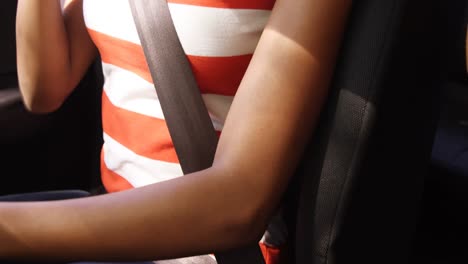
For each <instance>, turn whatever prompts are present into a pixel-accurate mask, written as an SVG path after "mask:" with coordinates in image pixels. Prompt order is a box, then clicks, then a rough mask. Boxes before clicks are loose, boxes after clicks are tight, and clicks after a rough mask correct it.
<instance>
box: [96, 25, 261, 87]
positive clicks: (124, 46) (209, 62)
mask: <svg viewBox="0 0 468 264" xmlns="http://www.w3.org/2000/svg"><path fill="white" fill-rule="evenodd" d="M89 33H90V36H91V38H92V39H93V40H94V41H95V42H96V43H99V44H98V45H97V46H98V48H99V52H100V55H101V59H102V61H103V62H104V63H107V64H112V65H115V66H118V67H120V68H122V69H125V70H128V71H131V72H133V73H135V74H136V75H138V76H140V77H141V78H143V79H144V80H146V81H147V82H150V83H153V79H152V78H151V73H150V71H149V68H148V64H147V63H146V59H145V55H144V53H143V49H142V48H141V46H139V45H137V44H134V43H131V42H128V41H124V40H120V39H116V38H114V37H111V36H107V35H105V34H102V33H99V32H97V31H94V30H89ZM187 58H188V60H189V62H190V65H191V66H192V70H193V73H194V75H195V79H196V80H197V83H198V85H199V87H200V91H201V92H202V93H216V94H222V95H228V96H234V95H235V94H236V92H237V88H238V87H239V84H240V82H241V80H242V77H243V76H244V74H245V71H246V70H247V67H248V65H249V63H250V60H251V58H252V55H239V56H233V57H198V56H187Z"/></svg>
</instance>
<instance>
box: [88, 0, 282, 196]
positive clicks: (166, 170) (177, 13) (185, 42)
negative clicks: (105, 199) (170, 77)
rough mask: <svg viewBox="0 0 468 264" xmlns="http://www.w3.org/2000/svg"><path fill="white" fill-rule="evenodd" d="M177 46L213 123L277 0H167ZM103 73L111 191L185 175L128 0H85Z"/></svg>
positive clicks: (106, 173)
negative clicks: (182, 50) (178, 41)
mask: <svg viewBox="0 0 468 264" xmlns="http://www.w3.org/2000/svg"><path fill="white" fill-rule="evenodd" d="M168 2H169V7H170V11H171V15H172V18H173V20H174V24H175V27H176V30H177V33H178V35H179V38H180V41H181V43H182V46H183V48H184V50H185V52H186V54H187V57H188V59H189V61H190V64H191V66H192V69H193V72H194V74H195V78H196V80H197V82H198V85H199V87H200V90H201V92H202V94H203V98H204V100H205V104H206V105H207V108H208V111H209V112H210V116H211V117H212V120H213V124H214V125H215V128H216V129H217V130H218V131H221V130H222V127H223V124H224V120H225V118H226V115H227V111H228V109H229V107H230V105H231V102H232V99H233V96H234V95H235V93H236V90H237V87H238V85H239V84H240V81H241V79H242V77H243V75H244V73H245V71H246V69H247V66H248V64H249V62H250V59H251V57H252V53H253V51H254V49H255V47H256V45H257V43H258V40H259V38H260V35H261V33H262V31H263V29H264V27H265V25H266V22H267V19H268V17H269V15H270V13H271V9H272V7H273V4H274V0H170V1H168ZM83 11H84V17H85V22H86V26H87V28H88V32H89V34H90V36H91V38H92V39H93V41H94V42H95V44H96V46H97V48H98V49H99V52H100V55H101V59H102V63H103V72H104V79H105V83H104V89H103V94H102V120H103V130H104V141H105V142H104V145H103V149H102V160H101V172H102V180H103V183H104V185H105V186H106V188H107V190H108V191H119V190H123V189H127V188H131V187H140V186H144V185H147V184H151V183H155V182H159V181H164V180H168V179H172V178H175V177H178V176H181V175H182V171H181V169H180V166H179V164H178V159H177V156H176V154H175V150H174V147H173V145H172V141H171V139H170V136H169V133H168V130H167V127H166V123H165V122H164V116H163V114H162V111H161V106H160V104H159V101H158V97H157V95H156V92H155V89H154V87H153V84H152V79H151V76H150V73H149V70H148V67H147V65H146V60H145V57H144V54H143V50H142V48H141V46H140V40H139V38H138V34H137V31H136V28H135V24H134V22H133V18H132V14H131V11H130V7H129V4H128V0H84V4H83Z"/></svg>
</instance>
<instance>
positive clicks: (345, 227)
mask: <svg viewBox="0 0 468 264" xmlns="http://www.w3.org/2000/svg"><path fill="white" fill-rule="evenodd" d="M441 2H443V1H432V0H429V1H426V0H385V1H375V0H356V1H354V2H353V9H352V13H351V17H350V19H349V24H348V28H347V30H346V34H345V39H344V43H343V46H342V50H341V53H340V58H339V61H338V64H337V68H336V71H335V76H334V79H333V85H332V88H331V93H330V96H329V100H328V102H327V105H326V108H325V111H324V113H323V114H322V117H321V118H322V119H321V121H320V123H319V127H318V131H316V133H315V136H314V138H313V140H312V142H311V144H310V147H309V148H308V150H307V152H306V154H305V158H304V160H303V163H302V165H301V166H300V168H299V173H298V177H297V178H295V179H294V180H293V182H292V183H291V188H290V193H289V194H288V196H287V199H290V200H289V203H288V204H289V205H291V204H294V205H297V206H291V207H290V208H289V209H288V210H289V211H288V213H287V215H288V216H292V217H291V219H289V221H290V222H289V224H290V227H291V228H290V231H291V233H292V234H293V238H292V241H291V244H292V247H291V248H293V250H292V251H291V252H290V253H291V254H290V255H291V256H290V257H291V259H290V263H301V264H303V263H304V264H305V263H307V264H310V263H313V264H317V263H320V264H322V263H323V264H325V263H327V264H343V263H392V264H393V263H407V262H408V256H409V254H410V251H411V246H412V245H411V242H412V239H413V235H414V230H415V225H416V221H417V217H418V213H419V209H420V200H421V194H422V190H423V184H424V177H425V175H426V172H427V166H428V163H429V159H430V151H431V144H432V140H433V135H434V127H435V120H436V119H435V111H437V106H436V104H435V103H434V102H435V101H434V98H436V92H437V89H438V87H439V85H440V80H441V74H440V73H441V69H440V68H439V65H440V63H439V59H440V48H441V42H442V40H441V37H442V35H441V34H442V30H441V27H440V22H441V21H440V19H441V17H440V12H439V10H440V8H441V5H444V3H441Z"/></svg>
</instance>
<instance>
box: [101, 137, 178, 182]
mask: <svg viewBox="0 0 468 264" xmlns="http://www.w3.org/2000/svg"><path fill="white" fill-rule="evenodd" d="M102 151H103V153H104V160H103V161H104V162H103V163H104V166H105V167H106V168H107V169H108V170H111V171H112V172H113V173H115V174H117V175H120V176H121V177H123V178H125V179H126V180H127V181H128V182H129V183H130V184H131V185H132V186H133V187H141V186H145V185H148V184H152V183H156V182H161V181H166V180H170V179H174V178H177V177H180V176H182V175H183V173H182V169H181V168H180V165H179V164H176V163H168V162H164V161H160V160H153V159H149V158H147V157H144V156H140V155H138V154H136V153H134V152H132V151H130V150H128V149H127V148H126V147H125V146H123V145H122V144H120V143H119V142H117V141H116V140H115V139H113V138H112V137H110V136H109V135H107V134H106V133H104V145H103V150H102Z"/></svg>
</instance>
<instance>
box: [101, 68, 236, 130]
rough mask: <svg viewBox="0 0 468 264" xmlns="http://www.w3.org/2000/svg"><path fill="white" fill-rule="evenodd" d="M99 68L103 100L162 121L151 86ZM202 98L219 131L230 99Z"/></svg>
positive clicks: (123, 73)
mask: <svg viewBox="0 0 468 264" xmlns="http://www.w3.org/2000/svg"><path fill="white" fill-rule="evenodd" d="M102 68H103V72H104V75H105V76H106V81H105V83H104V92H105V96H106V98H105V99H106V100H108V101H109V102H110V103H111V104H112V105H114V106H116V107H118V108H122V109H125V110H127V111H130V112H135V113H138V114H141V115H145V116H149V117H154V118H156V119H164V114H163V112H162V108H161V104H160V102H159V99H158V96H157V94H156V91H155V88H154V86H153V84H152V83H150V82H147V81H146V80H144V79H142V78H140V77H139V76H138V75H136V74H134V73H133V72H131V71H127V70H125V69H122V68H119V67H117V66H114V65H112V64H107V63H103V64H102ZM202 97H203V100H204V102H205V105H206V107H207V109H208V111H209V113H210V116H211V118H212V121H213V125H214V126H215V129H216V130H218V131H221V130H222V128H223V125H224V120H225V119H226V116H227V113H228V111H229V108H230V106H231V104H232V101H233V99H234V97H233V96H224V95H219V94H203V95H202ZM104 103H105V102H104ZM110 111H112V110H110Z"/></svg>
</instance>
